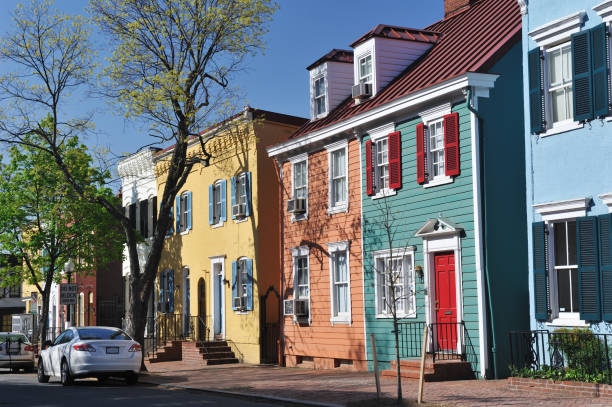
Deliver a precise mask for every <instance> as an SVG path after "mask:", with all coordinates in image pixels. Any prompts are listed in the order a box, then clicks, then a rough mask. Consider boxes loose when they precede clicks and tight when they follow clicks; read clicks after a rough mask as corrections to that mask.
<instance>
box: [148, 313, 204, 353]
mask: <svg viewBox="0 0 612 407" xmlns="http://www.w3.org/2000/svg"><path fill="white" fill-rule="evenodd" d="M177 340H181V341H184V340H188V341H194V342H205V341H208V340H210V330H209V329H208V326H207V324H206V321H205V319H204V318H202V317H200V316H191V315H183V314H159V315H157V316H155V317H147V318H146V321H145V338H144V344H143V346H144V351H145V355H147V356H149V357H155V355H156V354H157V353H158V352H159V350H160V348H162V347H164V346H166V344H167V343H168V342H171V341H177Z"/></svg>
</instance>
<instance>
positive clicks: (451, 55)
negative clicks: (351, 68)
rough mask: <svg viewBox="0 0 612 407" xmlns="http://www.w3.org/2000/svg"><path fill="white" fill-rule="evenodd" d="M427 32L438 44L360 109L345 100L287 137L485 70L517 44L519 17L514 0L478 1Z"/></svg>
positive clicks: (352, 102)
mask: <svg viewBox="0 0 612 407" xmlns="http://www.w3.org/2000/svg"><path fill="white" fill-rule="evenodd" d="M426 30H427V31H433V32H438V33H440V38H439V39H438V42H437V43H436V44H435V45H434V46H433V47H432V48H431V49H430V50H429V51H428V52H427V53H426V54H425V55H424V56H422V57H421V58H419V59H418V60H417V61H415V62H414V63H413V64H412V65H410V66H409V67H407V69H406V70H405V71H404V72H403V73H402V74H400V75H398V76H397V77H396V78H395V79H394V80H393V81H391V83H389V84H388V85H387V86H386V87H385V88H383V89H381V90H380V91H379V92H378V93H377V94H376V96H374V97H373V98H371V99H369V100H367V101H365V102H362V103H360V104H359V105H355V103H354V101H353V100H352V99H351V98H347V99H346V100H345V101H344V102H342V103H341V104H340V105H339V106H338V107H337V108H336V109H334V110H332V111H331V112H330V113H329V114H328V115H327V116H326V117H324V118H321V119H318V120H315V121H310V122H308V123H306V124H305V125H304V126H302V127H301V128H299V129H298V130H297V131H296V132H295V133H294V134H293V136H292V137H291V138H296V137H300V136H303V135H304V134H308V133H311V132H313V131H316V130H320V129H323V128H325V127H327V126H329V125H332V124H334V123H338V122H341V121H343V120H346V119H348V118H350V117H353V116H355V115H358V114H360V113H363V112H365V111H367V110H370V109H372V108H375V107H378V106H380V105H383V104H385V103H388V102H391V101H393V100H395V99H397V98H400V97H402V96H406V95H408V94H410V93H413V92H416V91H418V90H421V89H424V88H427V87H429V86H433V85H436V84H438V83H440V82H444V81H446V80H448V79H452V78H455V77H457V76H460V75H463V74H465V73H467V72H487V71H488V70H489V69H490V68H491V66H493V65H494V64H495V62H497V61H498V60H499V58H500V57H501V56H502V55H503V54H504V53H505V52H506V51H507V50H508V49H509V48H510V47H511V46H513V45H514V44H515V43H516V42H518V41H519V40H520V32H521V13H520V9H519V6H518V3H517V1H516V0H480V1H476V2H474V3H473V4H472V5H471V7H470V8H469V9H467V10H466V11H464V12H462V13H458V14H455V15H453V16H451V17H448V18H445V19H444V20H441V21H439V22H437V23H434V24H432V25H430V26H429V27H427V28H426ZM366 35H367V34H366Z"/></svg>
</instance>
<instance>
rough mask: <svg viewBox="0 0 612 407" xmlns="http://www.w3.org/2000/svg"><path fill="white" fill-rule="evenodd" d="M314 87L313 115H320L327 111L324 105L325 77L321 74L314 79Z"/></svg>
mask: <svg viewBox="0 0 612 407" xmlns="http://www.w3.org/2000/svg"><path fill="white" fill-rule="evenodd" d="M313 87H314V104H315V115H316V116H317V117H318V116H321V115H323V114H325V113H326V112H327V109H326V106H325V77H324V76H322V77H320V78H318V79H315V81H314V83H313Z"/></svg>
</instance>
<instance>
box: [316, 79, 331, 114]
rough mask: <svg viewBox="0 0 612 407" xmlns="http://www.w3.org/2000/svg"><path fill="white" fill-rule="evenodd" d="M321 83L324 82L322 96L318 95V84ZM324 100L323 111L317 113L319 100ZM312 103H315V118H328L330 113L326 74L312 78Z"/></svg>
mask: <svg viewBox="0 0 612 407" xmlns="http://www.w3.org/2000/svg"><path fill="white" fill-rule="evenodd" d="M319 81H323V85H322V89H323V91H322V93H321V94H320V95H317V82H319ZM321 98H322V99H323V111H321V112H319V111H317V106H318V105H317V101H318V99H321ZM312 102H313V108H314V117H315V118H317V119H318V118H321V117H325V116H327V112H328V110H329V109H328V97H327V78H326V77H325V74H320V75H317V76H315V77H314V78H312Z"/></svg>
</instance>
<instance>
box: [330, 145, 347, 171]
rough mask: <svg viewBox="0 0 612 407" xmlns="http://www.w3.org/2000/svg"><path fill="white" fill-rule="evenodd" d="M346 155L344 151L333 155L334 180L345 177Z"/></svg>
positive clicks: (335, 152)
mask: <svg viewBox="0 0 612 407" xmlns="http://www.w3.org/2000/svg"><path fill="white" fill-rule="evenodd" d="M344 154H345V153H344V150H338V151H334V152H333V153H332V167H333V168H332V176H333V177H334V178H336V177H342V176H344V169H345V161H344V158H345V157H344Z"/></svg>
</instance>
